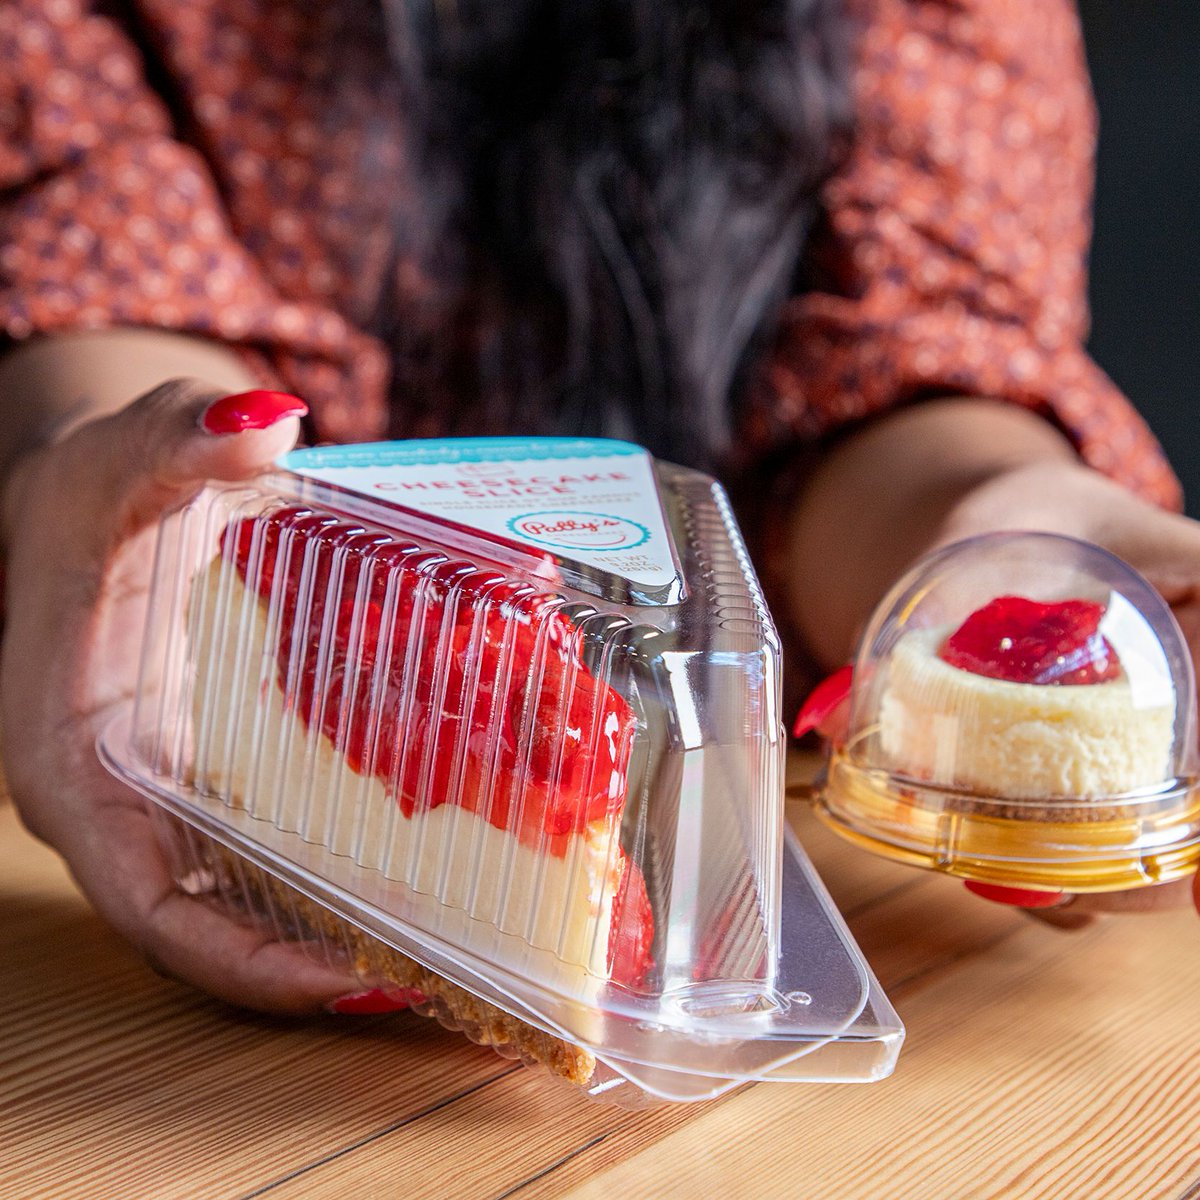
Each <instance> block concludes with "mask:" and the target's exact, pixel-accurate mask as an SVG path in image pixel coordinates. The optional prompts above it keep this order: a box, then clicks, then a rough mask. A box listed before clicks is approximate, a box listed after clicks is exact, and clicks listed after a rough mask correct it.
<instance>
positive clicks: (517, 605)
mask: <svg viewBox="0 0 1200 1200" xmlns="http://www.w3.org/2000/svg"><path fill="white" fill-rule="evenodd" d="M223 545H224V548H225V553H227V554H231V555H232V556H233V559H234V562H235V564H236V566H237V569H238V571H239V573H240V574H241V576H242V578H243V579H245V580H247V581H252V582H253V585H254V586H255V590H256V591H257V592H258V594H259V596H260V597H261V598H262V599H263V600H269V599H270V598H271V597H272V595H273V594H275V595H276V604H277V605H278V608H277V611H278V612H279V613H280V616H279V618H278V628H279V633H278V637H279V651H278V657H277V664H278V671H279V682H280V686H281V688H282V689H283V692H284V695H285V697H286V699H287V703H288V705H289V707H290V708H291V709H292V710H293V711H294V712H295V713H296V714H297V715H298V716H299V718H300V719H301V720H302V721H303V722H304V724H305V725H306V726H308V725H312V724H317V725H318V726H319V727H320V729H321V730H322V732H323V733H324V734H325V735H326V736H327V737H328V738H329V739H330V740H331V741H332V742H333V744H334V745H335V746H336V747H337V749H338V750H339V751H341V753H342V754H343V755H344V756H345V758H346V760H347V761H348V763H349V764H350V766H351V768H352V769H353V770H355V771H357V772H359V773H360V774H373V775H375V776H377V777H378V778H380V779H381V780H383V781H384V783H385V784H386V785H387V786H388V788H389V790H390V791H392V792H393V794H395V795H396V797H397V800H398V802H399V805H400V808H401V810H402V811H403V813H404V814H405V816H412V815H413V813H414V812H415V811H417V810H418V809H421V808H436V807H439V806H440V805H442V804H447V803H458V804H461V805H462V806H463V807H464V808H467V809H469V810H470V811H472V812H478V813H481V814H482V815H484V816H485V817H486V819H487V820H488V821H489V822H490V823H491V824H492V825H495V826H496V827H497V828H500V829H505V830H511V831H512V832H515V833H516V834H517V835H518V836H519V837H520V838H521V840H522V841H523V842H525V843H526V844H528V845H534V846H541V847H545V848H546V849H547V850H548V851H549V852H550V853H553V854H557V855H560V856H561V855H563V854H565V853H566V850H567V845H568V840H569V837H570V836H571V835H573V834H576V833H579V832H580V831H581V830H583V828H584V827H585V826H587V825H588V824H590V823H591V822H593V821H596V820H601V819H604V818H605V817H606V816H608V815H611V814H615V813H618V812H619V811H620V809H621V807H622V805H623V803H624V799H625V790H626V772H627V770H628V765H629V757H630V752H631V747H632V739H633V732H634V717H633V713H632V711H631V709H630V708H629V705H628V704H627V703H626V702H625V700H624V699H623V698H622V697H621V696H620V695H618V694H617V693H616V692H614V691H613V690H612V689H611V688H609V687H607V686H606V685H603V684H600V683H598V682H597V681H596V679H595V678H594V677H593V676H592V674H591V673H590V672H589V671H588V669H587V667H586V665H585V664H584V663H583V661H582V659H581V658H580V656H579V650H578V645H577V641H578V639H577V637H576V631H575V629H574V627H573V626H572V624H571V622H570V621H569V620H568V619H567V618H566V617H565V616H564V615H563V614H562V613H561V612H560V611H559V604H558V602H557V601H556V600H555V598H553V597H550V596H547V595H545V594H544V593H537V592H535V591H534V590H533V589H532V588H530V587H522V586H519V585H516V584H513V583H511V582H509V581H507V580H506V579H505V578H504V577H503V576H501V575H500V574H499V573H498V572H495V571H489V570H482V569H480V568H478V567H476V566H474V565H473V564H469V563H464V562H453V561H451V562H439V561H437V560H438V559H439V558H440V556H435V555H432V554H430V553H429V552H424V551H420V550H418V549H417V548H415V547H412V546H405V545H403V544H401V543H399V542H396V541H394V540H393V539H391V538H389V537H387V536H386V535H383V534H378V533H367V532H365V531H364V530H363V529H362V528H361V527H360V526H356V525H353V524H351V523H349V522H346V521H339V520H337V519H336V518H333V517H329V516H325V515H316V514H314V513H312V512H311V511H309V510H307V509H304V508H301V507H298V506H296V507H289V508H284V509H280V510H279V511H277V512H275V513H273V514H272V515H271V516H269V517H267V518H265V519H264V518H257V519H246V520H242V521H238V522H236V523H234V524H233V525H231V526H230V527H229V528H228V529H227V530H226V531H225V535H224V539H223Z"/></svg>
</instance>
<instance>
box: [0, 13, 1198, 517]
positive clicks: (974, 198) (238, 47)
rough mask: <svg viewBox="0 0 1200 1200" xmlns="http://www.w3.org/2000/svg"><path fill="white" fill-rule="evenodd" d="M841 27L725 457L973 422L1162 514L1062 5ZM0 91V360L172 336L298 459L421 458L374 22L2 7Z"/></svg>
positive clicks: (416, 275) (392, 133)
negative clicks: (754, 375) (403, 446)
mask: <svg viewBox="0 0 1200 1200" xmlns="http://www.w3.org/2000/svg"><path fill="white" fill-rule="evenodd" d="M850 2H851V3H852V4H853V5H854V7H855V8H856V9H858V10H859V12H860V14H861V16H862V17H863V28H862V33H861V36H860V37H859V40H858V61H857V72H856V96H857V134H856V140H855V144H854V147H853V151H852V153H851V155H850V157H849V158H848V160H847V161H846V162H845V163H844V165H843V166H842V168H841V170H840V171H839V173H838V174H837V176H836V177H835V178H834V179H832V180H831V181H830V183H829V185H828V187H827V190H826V196H825V201H826V204H825V210H826V217H825V220H824V221H823V222H822V225H821V230H820V232H819V234H818V235H817V236H816V238H815V239H814V241H813V243H812V244H811V245H810V248H809V253H810V256H811V259H812V262H813V264H814V266H815V268H816V277H817V278H818V280H819V283H818V286H817V288H816V289H815V290H810V291H808V292H806V293H804V294H802V295H798V296H796V297H795V298H794V299H793V300H792V301H791V302H790V303H789V304H788V306H787V308H786V311H785V314H784V319H783V323H782V327H781V329H780V332H779V336H778V340H777V343H776V345H775V347H774V349H773V352H772V353H771V356H770V358H769V360H768V361H767V362H766V363H765V365H764V370H763V371H762V372H761V373H760V382H759V384H758V385H757V387H756V388H755V390H754V393H753V395H752V397H751V399H750V403H749V405H748V406H747V410H746V411H747V417H746V421H747V426H746V429H745V430H744V431H743V432H744V434H745V436H744V438H743V439H742V441H743V444H745V445H748V446H750V447H751V448H752V450H753V451H754V453H756V454H763V455H765V454H768V453H774V452H778V451H779V450H781V449H782V448H784V447H786V446H787V445H789V444H791V443H793V442H796V443H804V442H808V443H811V442H812V441H814V440H815V439H817V438H819V437H821V436H822V435H823V434H825V433H827V432H828V431H831V430H833V429H836V428H837V427H839V426H841V425H844V424H846V423H847V422H851V421H855V420H857V419H860V418H863V417H865V416H867V415H869V414H872V413H875V412H878V411H880V410H884V409H886V408H888V407H889V406H892V405H896V404H901V403H904V402H906V401H908V400H912V399H916V398H919V397H921V396H922V395H930V394H938V393H940V394H970V395H978V396H988V397H994V398H997V399H1001V400H1006V401H1011V402H1013V403H1016V404H1021V405H1025V406H1027V407H1029V408H1032V409H1035V410H1037V411H1039V412H1042V413H1044V414H1045V415H1047V416H1048V417H1049V418H1050V419H1052V420H1054V421H1055V422H1056V423H1057V424H1058V425H1059V426H1060V427H1062V428H1063V429H1064V430H1066V431H1067V432H1068V433H1069V434H1070V435H1071V437H1072V438H1073V439H1074V441H1075V443H1076V445H1077V446H1078V448H1079V452H1080V454H1081V455H1082V457H1083V458H1084V459H1085V460H1086V461H1087V462H1088V463H1090V464H1091V465H1092V466H1094V467H1096V468H1098V469H1099V470H1101V471H1103V472H1105V473H1107V474H1108V475H1111V476H1112V477H1114V478H1115V479H1117V480H1119V481H1121V482H1122V483H1124V484H1126V485H1127V486H1129V487H1131V488H1134V489H1136V490H1138V491H1139V492H1141V493H1142V494H1143V495H1145V496H1147V497H1148V498H1150V499H1152V500H1155V501H1157V502H1158V503H1160V504H1164V505H1169V506H1177V505H1178V503H1179V490H1178V485H1177V483H1176V481H1175V479H1174V477H1173V475H1172V474H1171V471H1170V469H1169V468H1168V466H1167V464H1166V461H1165V460H1164V458H1163V455H1162V453H1161V451H1160V449H1159V448H1158V446H1157V444H1156V443H1155V441H1154V439H1153V437H1152V436H1151V434H1150V433H1149V431H1148V430H1147V429H1146V427H1145V426H1144V425H1143V423H1142V422H1141V420H1140V419H1139V418H1138V417H1137V415H1136V414H1135V413H1134V411H1133V409H1132V408H1131V407H1130V406H1129V405H1128V403H1127V402H1126V401H1125V400H1124V399H1123V398H1122V397H1121V396H1120V394H1119V393H1118V392H1117V391H1116V389H1115V388H1114V386H1113V385H1112V383H1111V382H1110V381H1109V380H1108V379H1107V378H1106V377H1105V376H1104V374H1103V373H1102V372H1101V371H1100V370H1099V369H1098V368H1097V367H1096V366H1095V365H1094V364H1093V363H1092V362H1091V361H1090V360H1089V359H1088V357H1087V356H1086V354H1085V353H1084V351H1083V349H1082V342H1083V338H1084V336H1085V330H1086V322H1087V314H1086V305H1085V268H1086V262H1085V260H1086V253H1087V242H1088V235H1089V206H1090V189H1091V172H1092V157H1093V150H1094V137H1095V118H1094V113H1093V108H1092V103H1091V96H1090V92H1089V89H1088V85H1087V79H1086V74H1085V64H1084V59H1083V52H1082V44H1081V39H1080V32H1079V28H1078V23H1077V19H1076V16H1075V13H1074V10H1073V8H1072V7H1071V5H1070V3H1069V0H850ZM0 64H3V66H2V68H0V330H2V331H3V335H4V337H6V338H7V339H8V340H10V341H19V340H21V339H24V338H28V337H31V336H33V335H35V334H40V333H50V332H54V331H59V330H68V329H92V328H101V327H105V326H111V325H152V326H158V327H162V328H167V329H174V330H180V331H186V332H188V333H191V334H197V335H202V336H206V337H211V338H216V339H219V340H221V341H222V342H225V343H227V344H229V345H232V346H234V347H237V348H238V349H239V350H241V351H242V352H243V353H244V354H246V355H247V356H248V357H249V358H250V360H251V361H252V363H253V364H254V365H255V367H256V369H257V370H258V372H259V373H261V374H262V376H263V377H264V380H265V381H269V382H271V383H273V384H274V385H276V386H281V387H285V388H287V389H288V390H291V391H294V392H298V393H300V394H301V395H303V396H304V397H306V398H307V399H308V400H309V401H310V402H311V404H312V407H313V422H314V433H315V434H316V436H317V437H318V438H325V439H335V440H346V439H367V438H372V437H378V436H380V435H382V434H384V433H385V432H386V431H388V430H390V431H391V432H393V433H395V434H401V435H402V434H405V433H413V432H421V433H429V432H434V431H433V430H431V429H428V428H424V427H422V428H419V429H416V428H414V427H413V426H412V425H411V424H410V423H409V422H407V421H406V414H405V413H404V412H403V411H397V407H396V406H395V405H393V408H392V411H390V412H389V402H388V395H389V386H388V385H389V365H388V357H387V352H386V350H385V347H384V346H383V344H382V343H381V342H380V341H379V340H378V339H376V338H375V337H373V336H371V334H370V333H369V332H367V330H369V329H370V328H372V326H373V321H374V318H375V317H376V315H377V314H378V312H379V311H380V309H381V306H386V305H393V306H395V311H397V312H405V313H406V312H409V311H411V312H413V313H420V312H421V310H422V305H423V304H424V303H425V302H426V292H427V288H428V284H429V281H427V280H425V279H424V278H423V277H422V274H421V270H420V268H419V267H417V266H416V265H414V264H411V263H408V262H405V261H403V260H402V261H400V262H399V263H396V262H395V261H394V259H393V258H391V257H390V256H389V247H390V241H389V237H390V232H389V231H390V230H392V229H394V228H395V222H396V221H397V220H400V221H403V219H404V211H405V206H406V205H408V204H411V203H414V202H415V201H414V195H415V193H414V188H415V177H414V175H413V174H412V172H411V170H410V164H409V163H408V161H407V159H406V157H405V144H404V141H405V140H404V136H403V135H404V129H403V125H402V123H401V113H400V106H399V105H398V104H397V102H396V101H395V98H394V96H393V95H392V94H391V91H390V88H389V86H388V83H387V62H386V48H385V33H384V30H383V28H382V16H381V9H380V4H379V0H341V2H339V3H332V2H330V3H323V4H314V3H312V2H311V0H204V3H192V2H187V3H181V2H180V0H4V2H3V3H2V4H0Z"/></svg>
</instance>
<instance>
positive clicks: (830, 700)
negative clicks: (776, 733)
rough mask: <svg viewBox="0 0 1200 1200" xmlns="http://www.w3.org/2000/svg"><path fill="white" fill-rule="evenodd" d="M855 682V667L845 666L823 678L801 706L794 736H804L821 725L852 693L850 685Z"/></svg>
mask: <svg viewBox="0 0 1200 1200" xmlns="http://www.w3.org/2000/svg"><path fill="white" fill-rule="evenodd" d="M853 682H854V668H853V667H850V666H848V667H843V668H842V669H841V670H840V671H834V673H833V674H832V675H830V676H829V678H828V679H825V680H822V682H820V683H818V684H817V686H816V687H815V688H813V690H812V691H811V692H810V693H809V697H808V699H807V700H805V702H804V703H803V704H802V705H801V706H800V711H799V712H798V713H797V714H796V721H795V724H794V725H793V726H792V737H803V736H804V735H805V734H806V733H808V732H810V731H811V730H813V729H817V728H818V727H819V726H821V725H822V724H823V723H824V722H825V720H826V718H828V717H829V716H830V715H831V714H832V713H833V711H834V709H836V708H837V706H838V705H839V704H841V703H842V701H843V700H845V699H846V697H847V696H849V695H850V685H851V683H853Z"/></svg>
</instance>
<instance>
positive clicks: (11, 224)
mask: <svg viewBox="0 0 1200 1200" xmlns="http://www.w3.org/2000/svg"><path fill="white" fill-rule="evenodd" d="M0 63H3V64H4V67H3V70H0V349H2V348H3V344H4V343H5V342H7V343H9V344H11V343H12V342H14V341H19V340H22V339H25V338H28V337H30V336H32V335H35V334H43V333H54V332H59V331H64V330H81V329H98V328H104V327H110V326H118V325H120V326H131V325H132V326H137V325H142V326H154V327H156V328H160V329H169V330H177V331H180V332H184V333H189V334H193V335H198V336H202V337H210V338H214V339H218V340H220V341H222V342H224V343H226V344H228V345H230V346H232V347H234V348H235V349H236V350H239V351H240V352H241V353H243V355H244V356H245V357H246V358H247V360H248V361H249V363H250V365H251V367H252V369H254V370H255V371H256V373H257V374H259V375H260V376H262V377H263V379H264V381H268V382H271V383H275V384H276V385H277V386H278V385H283V386H292V387H293V388H295V387H296V386H297V384H298V383H299V384H300V385H302V386H304V387H305V390H306V395H308V398H310V399H314V400H316V401H317V405H314V409H315V411H318V415H319V409H318V405H319V404H320V401H321V399H322V397H321V396H320V395H317V396H312V395H310V393H311V392H312V391H314V390H315V391H317V392H320V391H321V390H322V388H327V389H328V390H330V391H331V392H332V391H334V390H337V391H339V392H343V393H349V394H351V395H354V394H359V395H366V396H372V395H374V396H377V397H378V399H377V403H376V407H377V408H378V412H373V413H371V414H365V419H364V414H362V413H357V412H354V411H352V410H350V411H348V412H347V420H351V421H354V422H356V430H357V431H360V432H361V431H362V430H363V429H364V428H369V427H371V426H372V425H376V426H378V427H379V429H382V423H383V407H382V405H383V402H382V396H381V395H380V392H381V388H380V380H381V379H382V377H383V374H384V372H385V363H384V360H383V357H382V350H381V349H380V348H379V347H378V346H377V345H375V344H374V343H373V340H372V339H369V338H367V337H366V336H364V335H363V334H361V333H359V332H357V331H355V330H353V329H351V328H350V327H349V326H348V325H347V323H346V322H345V321H344V320H343V319H342V318H341V317H340V316H338V315H337V314H336V313H334V312H332V311H331V310H329V309H328V308H326V307H325V306H323V305H320V304H316V303H311V302H304V301H292V300H290V299H289V298H288V297H285V296H283V295H281V294H280V293H279V291H278V290H277V289H276V288H275V287H274V286H273V285H272V284H271V282H270V281H269V280H268V279H267V278H266V277H265V276H264V274H263V273H262V271H261V269H260V268H259V266H257V265H256V263H255V261H254V259H253V258H252V257H251V256H250V255H249V254H248V252H247V251H246V249H245V247H244V246H243V245H242V244H241V242H239V240H238V238H237V237H236V236H235V232H234V230H233V229H232V228H231V224H230V220H229V217H228V215H227V213H226V211H225V208H224V207H223V205H222V202H221V196H220V193H219V191H218V188H217V186H216V184H215V182H214V178H213V176H212V174H211V172H210V170H209V168H208V164H207V163H206V161H205V158H204V157H203V155H202V154H200V153H199V151H198V150H196V149H195V148H193V147H191V146H189V145H186V144H184V143H183V142H181V141H179V140H177V139H176V138H175V137H174V136H173V129H172V115H171V113H170V111H169V110H168V108H167V106H166V104H165V103H164V102H163V100H162V98H161V97H160V96H159V94H158V93H157V92H155V91H154V90H153V88H151V87H150V86H149V84H148V83H147V81H146V78H145V75H144V68H143V61H142V58H141V55H140V54H139V52H138V50H137V48H136V46H135V45H134V43H133V42H132V41H131V40H130V38H129V37H127V35H126V32H125V31H124V29H123V28H122V27H121V26H120V25H119V24H118V23H117V21H116V19H115V18H108V17H104V16H100V15H97V13H95V12H91V11H90V6H89V5H86V4H85V5H81V4H80V3H79V0H53V2H51V0H6V2H5V3H4V4H2V5H0ZM295 365H299V366H301V367H302V368H304V369H303V370H302V371H300V372H295V371H291V370H290V369H289V367H290V366H295ZM297 374H299V375H301V376H302V378H300V379H296V378H292V376H294V375H297ZM342 411H346V410H344V409H343V410H342ZM322 432H323V433H324V435H325V436H329V437H336V436H337V434H338V430H337V429H325V430H323V431H322Z"/></svg>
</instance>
